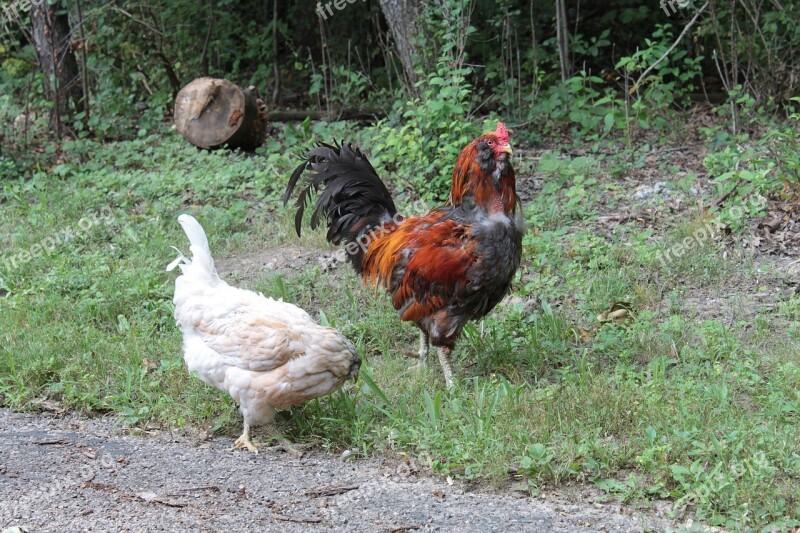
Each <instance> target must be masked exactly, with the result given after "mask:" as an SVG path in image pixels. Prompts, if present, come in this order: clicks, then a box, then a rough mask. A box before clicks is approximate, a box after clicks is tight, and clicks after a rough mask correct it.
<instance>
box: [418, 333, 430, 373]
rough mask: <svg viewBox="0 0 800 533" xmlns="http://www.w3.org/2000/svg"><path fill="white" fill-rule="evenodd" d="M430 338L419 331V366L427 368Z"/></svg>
mask: <svg viewBox="0 0 800 533" xmlns="http://www.w3.org/2000/svg"><path fill="white" fill-rule="evenodd" d="M429 342H430V337H429V336H428V334H427V333H426V332H425V331H423V330H419V366H425V359H426V358H427V357H428V343H429Z"/></svg>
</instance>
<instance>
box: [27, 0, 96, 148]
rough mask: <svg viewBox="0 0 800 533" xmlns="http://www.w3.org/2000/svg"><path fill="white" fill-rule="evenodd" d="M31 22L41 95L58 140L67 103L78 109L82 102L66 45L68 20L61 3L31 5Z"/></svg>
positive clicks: (75, 67) (74, 64) (75, 65)
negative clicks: (49, 107) (48, 106)
mask: <svg viewBox="0 0 800 533" xmlns="http://www.w3.org/2000/svg"><path fill="white" fill-rule="evenodd" d="M31 21H32V24H33V42H34V46H35V48H36V55H37V57H38V58H39V69H40V70H41V71H42V74H44V93H45V96H46V97H47V98H48V99H49V100H51V101H52V102H53V112H52V117H51V128H52V130H53V133H54V134H55V135H56V136H60V135H61V134H62V133H63V131H62V130H63V127H62V124H63V123H64V118H66V117H68V116H69V114H70V102H72V104H73V106H74V108H75V109H78V108H79V106H80V104H81V102H82V101H83V90H82V89H81V76H80V72H79V71H78V62H77V61H76V60H75V54H74V53H73V51H72V47H71V45H70V40H71V39H70V37H71V36H70V28H69V17H68V16H67V11H66V9H65V8H64V6H63V5H62V3H61V2H56V3H55V4H53V5H50V4H49V3H48V2H32V3H31Z"/></svg>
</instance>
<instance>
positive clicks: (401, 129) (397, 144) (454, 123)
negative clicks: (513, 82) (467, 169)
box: [374, 60, 478, 200]
mask: <svg viewBox="0 0 800 533" xmlns="http://www.w3.org/2000/svg"><path fill="white" fill-rule="evenodd" d="M470 72H471V69H470V68H469V67H464V68H461V69H456V70H452V69H451V67H450V65H449V64H447V63H446V62H445V61H443V60H440V61H439V64H438V68H437V71H436V73H434V74H432V75H430V76H428V77H427V78H426V79H425V80H423V81H421V82H419V84H418V87H419V88H420V89H421V96H420V97H419V98H414V99H411V100H407V101H404V102H401V103H399V104H398V105H396V106H395V108H394V109H393V112H392V116H391V117H390V118H388V119H385V120H383V121H381V122H380V123H379V124H378V125H377V126H376V135H377V138H378V142H377V143H376V144H375V145H374V150H375V155H376V157H375V160H376V162H377V163H379V164H383V165H384V167H386V168H387V169H388V170H389V171H390V172H392V173H393V174H394V175H395V176H396V178H397V179H399V180H400V181H402V182H403V183H405V184H406V185H408V186H410V187H411V188H413V189H414V191H415V192H416V193H417V194H418V195H419V196H421V197H422V198H425V199H431V200H432V199H441V198H442V197H443V196H445V195H446V194H447V191H448V190H449V188H450V176H451V174H452V172H453V167H454V165H455V161H456V159H457V158H458V154H459V153H460V152H461V150H462V149H463V148H464V146H466V145H467V144H468V143H469V142H470V141H471V140H472V139H473V138H474V137H475V135H476V134H477V133H478V130H477V128H476V127H475V125H474V124H473V123H472V122H470V120H469V114H468V111H469V95H470V92H471V86H470V84H469V83H468V82H467V78H466V77H467V76H468V75H469V74H470Z"/></svg>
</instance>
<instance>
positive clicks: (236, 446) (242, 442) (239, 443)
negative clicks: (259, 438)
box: [231, 420, 258, 453]
mask: <svg viewBox="0 0 800 533" xmlns="http://www.w3.org/2000/svg"><path fill="white" fill-rule="evenodd" d="M242 448H247V449H248V450H250V451H251V452H253V453H258V450H257V449H256V447H255V446H253V443H252V442H250V424H248V423H247V420H245V422H244V431H242V436H241V437H239V438H238V439H236V442H234V443H233V448H231V449H232V450H241V449H242Z"/></svg>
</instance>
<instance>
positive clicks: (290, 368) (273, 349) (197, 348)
mask: <svg viewBox="0 0 800 533" xmlns="http://www.w3.org/2000/svg"><path fill="white" fill-rule="evenodd" d="M178 222H180V224H181V226H182V227H183V230H184V231H185V232H186V235H187V236H188V237H189V241H190V242H191V247H190V250H191V253H192V258H191V260H189V259H187V258H186V257H185V256H184V255H183V254H180V252H178V253H179V254H180V255H179V257H178V258H177V259H176V260H175V261H173V262H172V263H171V264H170V265H169V266H168V267H167V270H172V269H174V268H175V267H176V266H180V268H181V271H182V272H183V274H182V275H181V276H178V279H177V280H175V298H174V300H173V301H174V303H175V320H176V321H177V322H178V325H179V326H180V327H181V329H182V330H183V356H184V359H185V360H186V366H187V367H188V368H189V371H190V372H192V373H195V374H197V375H198V376H199V377H200V379H202V380H203V381H204V382H206V383H207V384H209V385H212V386H214V387H216V388H218V389H220V390H223V391H225V392H227V393H228V394H230V395H231V396H232V397H233V399H234V400H235V401H236V402H237V403H238V404H239V409H240V411H241V412H242V416H244V431H243V432H242V436H241V437H239V438H238V439H237V440H236V444H235V446H234V447H235V448H236V449H238V448H247V449H249V450H250V451H252V452H255V453H258V452H257V450H256V448H255V446H253V443H252V442H250V428H251V427H252V426H256V425H261V424H269V423H271V422H272V421H273V419H274V418H275V410H276V409H288V408H289V407H291V406H293V405H297V404H299V403H302V402H305V401H307V400H311V399H313V398H318V397H320V396H325V395H326V394H330V393H332V392H334V391H335V390H336V389H338V388H339V387H341V386H342V385H343V384H344V382H345V380H347V378H356V377H357V376H358V370H359V366H360V364H361V360H360V359H359V357H358V354H357V353H356V350H355V348H354V347H353V345H352V344H351V343H350V341H348V340H347V338H346V337H345V336H344V335H342V334H341V333H340V332H338V331H337V330H335V329H333V328H328V327H323V326H320V325H318V324H317V323H316V322H314V320H313V319H312V318H311V317H310V316H309V315H308V313H306V312H305V311H303V310H302V309H300V308H299V307H297V306H295V305H292V304H289V303H286V302H283V301H281V300H274V299H272V298H266V297H264V296H263V295H260V294H256V293H254V292H252V291H248V290H243V289H237V288H235V287H231V286H230V285H228V284H227V283H225V282H224V281H223V280H222V279H220V277H219V276H218V275H217V271H216V269H215V268H214V260H213V259H212V257H211V252H210V250H209V247H208V239H207V238H206V234H205V232H204V231H203V227H202V226H201V225H200V223H199V222H197V220H195V219H194V218H193V217H191V216H189V215H181V216H179V217H178Z"/></svg>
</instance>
